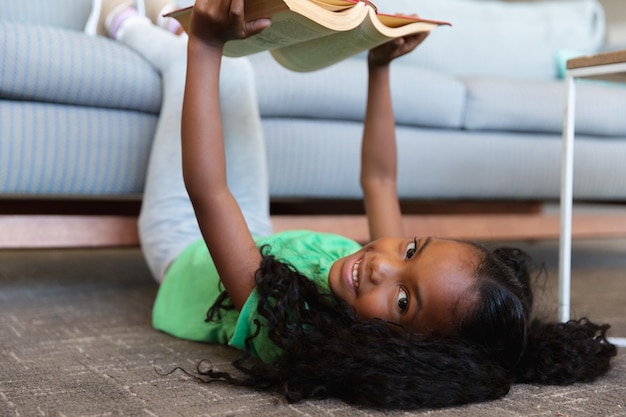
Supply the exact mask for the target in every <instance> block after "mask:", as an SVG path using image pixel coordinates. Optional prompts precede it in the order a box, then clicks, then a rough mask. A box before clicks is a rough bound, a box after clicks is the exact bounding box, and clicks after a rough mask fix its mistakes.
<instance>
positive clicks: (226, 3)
mask: <svg viewBox="0 0 626 417" xmlns="http://www.w3.org/2000/svg"><path fill="white" fill-rule="evenodd" d="M243 4H244V0H196V2H195V4H194V6H193V12H192V14H191V24H190V30H189V32H190V33H189V36H190V37H194V38H197V39H199V40H201V41H202V42H204V43H205V44H207V45H210V46H215V47H219V48H221V47H222V46H223V45H224V43H225V42H226V41H229V40H231V39H245V38H248V37H250V36H253V35H256V34H257V33H259V32H261V31H262V30H263V29H265V28H267V27H268V26H269V25H270V24H271V21H270V19H258V20H252V21H249V22H247V21H246V20H245V15H244V6H243Z"/></svg>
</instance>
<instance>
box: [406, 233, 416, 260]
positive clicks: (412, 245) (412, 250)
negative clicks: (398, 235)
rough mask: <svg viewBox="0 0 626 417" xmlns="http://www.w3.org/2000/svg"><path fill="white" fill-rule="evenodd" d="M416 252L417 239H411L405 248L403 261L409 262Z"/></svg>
mask: <svg viewBox="0 0 626 417" xmlns="http://www.w3.org/2000/svg"><path fill="white" fill-rule="evenodd" d="M416 250H417V238H413V242H411V243H410V244H409V246H408V247H407V248H406V257H405V259H407V260H409V259H411V258H412V257H413V255H415V251H416Z"/></svg>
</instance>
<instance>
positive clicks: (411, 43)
mask: <svg viewBox="0 0 626 417" xmlns="http://www.w3.org/2000/svg"><path fill="white" fill-rule="evenodd" d="M429 33H430V32H420V33H416V34H414V35H408V36H404V37H402V38H398V39H393V40H391V41H389V42H387V43H384V44H382V45H380V46H377V47H376V48H372V49H370V51H369V54H368V56H367V62H368V63H369V65H371V66H383V65H389V63H390V62H391V61H392V60H394V59H396V58H398V57H400V56H402V55H406V54H408V53H409V52H411V51H412V50H414V49H415V48H417V46H418V45H419V44H420V43H422V42H423V41H424V39H426V37H427V36H428V34H429Z"/></svg>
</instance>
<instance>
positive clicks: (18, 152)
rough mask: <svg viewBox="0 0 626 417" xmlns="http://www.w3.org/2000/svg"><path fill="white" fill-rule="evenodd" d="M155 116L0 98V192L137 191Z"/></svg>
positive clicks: (154, 123)
mask: <svg viewBox="0 0 626 417" xmlns="http://www.w3.org/2000/svg"><path fill="white" fill-rule="evenodd" d="M156 121H157V116H156V115H152V114H146V113H138V112H131V111H122V110H110V109H96V108H90V107H79V106H67V105H54V104H46V103H32V102H24V101H6V100H0V167H2V169H0V194H26V195H28V194H37V195H55V194H63V195H82V196H87V195H94V196H102V195H125V194H139V193H141V192H142V190H143V182H144V175H145V170H146V165H147V161H148V155H149V152H150V145H151V142H152V137H153V134H154V129H155V126H156Z"/></svg>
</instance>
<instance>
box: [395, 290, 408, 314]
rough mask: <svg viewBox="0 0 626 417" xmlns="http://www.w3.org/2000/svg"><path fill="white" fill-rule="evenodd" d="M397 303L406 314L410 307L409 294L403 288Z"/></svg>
mask: <svg viewBox="0 0 626 417" xmlns="http://www.w3.org/2000/svg"><path fill="white" fill-rule="evenodd" d="M397 301H398V308H399V309H400V311H402V312H403V313H404V312H405V311H406V310H407V308H408V307H409V294H407V292H406V291H405V290H404V289H403V288H400V291H399V292H398V300H397Z"/></svg>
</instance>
